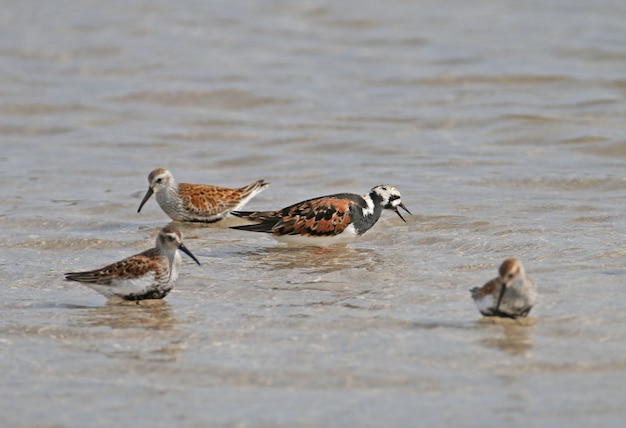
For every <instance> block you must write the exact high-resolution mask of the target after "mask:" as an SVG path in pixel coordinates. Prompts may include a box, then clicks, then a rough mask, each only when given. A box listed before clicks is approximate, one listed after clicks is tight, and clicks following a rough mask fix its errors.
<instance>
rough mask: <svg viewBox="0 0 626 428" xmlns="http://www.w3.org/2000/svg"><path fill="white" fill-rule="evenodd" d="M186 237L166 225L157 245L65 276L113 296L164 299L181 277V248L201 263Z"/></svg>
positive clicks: (157, 240) (173, 227)
mask: <svg viewBox="0 0 626 428" xmlns="http://www.w3.org/2000/svg"><path fill="white" fill-rule="evenodd" d="M182 239H183V238H182V234H181V232H180V230H178V228H176V227H175V226H171V225H170V226H166V227H164V228H163V229H161V231H160V232H159V235H158V236H157V239H156V246H155V247H154V248H150V249H149V250H146V251H143V252H141V253H139V254H136V255H134V256H130V257H127V258H125V259H123V260H120V261H118V262H115V263H112V264H110V265H107V266H105V267H103V268H100V269H95V270H91V271H86V272H69V273H66V274H65V278H66V279H67V280H70V281H78V282H80V283H83V284H85V285H87V286H88V287H91V288H93V289H94V290H96V291H97V292H99V293H101V294H102V295H104V296H105V297H107V298H109V299H112V298H119V299H123V300H144V299H162V298H164V297H165V296H166V295H167V294H168V293H169V292H170V291H171V290H172V288H173V287H174V284H175V283H176V279H177V278H178V272H179V268H180V263H181V257H180V254H179V253H178V250H181V251H183V252H184V253H185V254H187V255H188V256H189V257H191V258H192V259H193V260H194V261H195V262H196V263H197V264H198V265H199V264H200V262H198V260H197V259H196V258H195V257H194V255H193V254H192V253H191V252H190V251H189V250H188V249H187V247H185V246H184V245H183V241H182Z"/></svg>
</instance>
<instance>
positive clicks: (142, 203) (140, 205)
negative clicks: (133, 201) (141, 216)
mask: <svg viewBox="0 0 626 428" xmlns="http://www.w3.org/2000/svg"><path fill="white" fill-rule="evenodd" d="M153 193H154V190H152V187H148V191H147V192H146V196H144V197H143V200H142V201H141V203H140V204H139V208H137V212H140V211H141V208H143V205H144V204H145V203H146V202H148V199H150V196H152V194H153Z"/></svg>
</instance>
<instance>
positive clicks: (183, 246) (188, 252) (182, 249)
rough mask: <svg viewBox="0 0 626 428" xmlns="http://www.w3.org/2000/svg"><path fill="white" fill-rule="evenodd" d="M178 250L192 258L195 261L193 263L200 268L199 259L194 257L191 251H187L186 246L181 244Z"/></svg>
mask: <svg viewBox="0 0 626 428" xmlns="http://www.w3.org/2000/svg"><path fill="white" fill-rule="evenodd" d="M178 249H179V250H180V251H182V252H183V253H185V254H187V255H188V256H189V257H191V258H192V259H193V261H194V262H196V264H197V265H198V266H200V262H199V261H198V259H196V256H194V255H193V254H191V251H189V250H188V249H187V247H185V245H184V244H180V245H179V246H178Z"/></svg>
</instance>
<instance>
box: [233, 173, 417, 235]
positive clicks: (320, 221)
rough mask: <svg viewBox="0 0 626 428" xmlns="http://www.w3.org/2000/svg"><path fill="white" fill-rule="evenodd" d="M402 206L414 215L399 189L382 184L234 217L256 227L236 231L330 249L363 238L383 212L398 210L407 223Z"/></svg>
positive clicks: (238, 212)
mask: <svg viewBox="0 0 626 428" xmlns="http://www.w3.org/2000/svg"><path fill="white" fill-rule="evenodd" d="M398 207H399V208H402V209H403V210H405V211H406V212H407V213H409V214H411V213H410V212H409V210H408V209H407V208H406V207H405V206H404V204H403V203H402V200H401V195H400V192H399V191H398V189H396V188H395V187H393V186H389V185H380V186H376V187H374V188H372V190H370V192H369V193H367V194H365V195H357V194H354V193H338V194H336V195H329V196H322V197H319V198H315V199H309V200H306V201H303V202H298V203H297V204H293V205H291V206H288V207H286V208H283V209H281V210H277V211H264V212H260V211H256V212H253V211H233V212H232V214H233V215H234V216H237V217H241V218H243V219H246V220H249V221H251V222H253V224H248V225H242V226H233V227H232V228H233V229H239V230H248V231H252V232H265V233H270V234H271V235H272V236H273V237H274V238H276V239H277V240H278V241H280V242H285V243H287V244H295V245H311V246H318V247H326V246H329V245H334V244H345V243H348V242H351V241H353V240H354V239H355V238H357V237H358V236H361V235H363V234H364V233H365V232H367V231H368V230H369V229H370V228H371V227H372V226H374V224H375V223H376V222H377V221H378V219H379V218H380V215H381V213H382V211H383V209H388V210H392V211H394V212H395V213H396V214H398V216H400V218H401V219H402V220H403V221H405V222H406V220H404V218H403V217H402V215H401V214H400V212H399V211H398Z"/></svg>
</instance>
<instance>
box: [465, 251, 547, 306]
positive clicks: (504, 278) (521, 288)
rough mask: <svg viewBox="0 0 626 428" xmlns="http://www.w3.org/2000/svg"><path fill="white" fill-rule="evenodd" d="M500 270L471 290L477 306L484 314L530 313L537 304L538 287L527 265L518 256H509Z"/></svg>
mask: <svg viewBox="0 0 626 428" xmlns="http://www.w3.org/2000/svg"><path fill="white" fill-rule="evenodd" d="M499 274H500V276H498V277H496V278H494V279H492V280H491V281H489V282H488V283H486V284H485V285H483V286H482V287H474V288H472V289H471V290H470V293H472V299H474V302H475V303H476V306H477V307H478V310H479V311H480V313H481V314H483V315H485V316H497V317H506V318H518V317H525V316H527V315H528V313H529V312H530V310H531V309H532V307H533V305H534V304H535V300H536V298H537V287H536V286H535V284H534V283H533V282H532V280H531V279H530V278H529V277H528V276H527V275H526V272H525V271H524V266H522V263H521V262H520V261H519V260H517V259H514V258H509V259H506V260H505V261H504V262H503V263H502V265H500V270H499Z"/></svg>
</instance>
